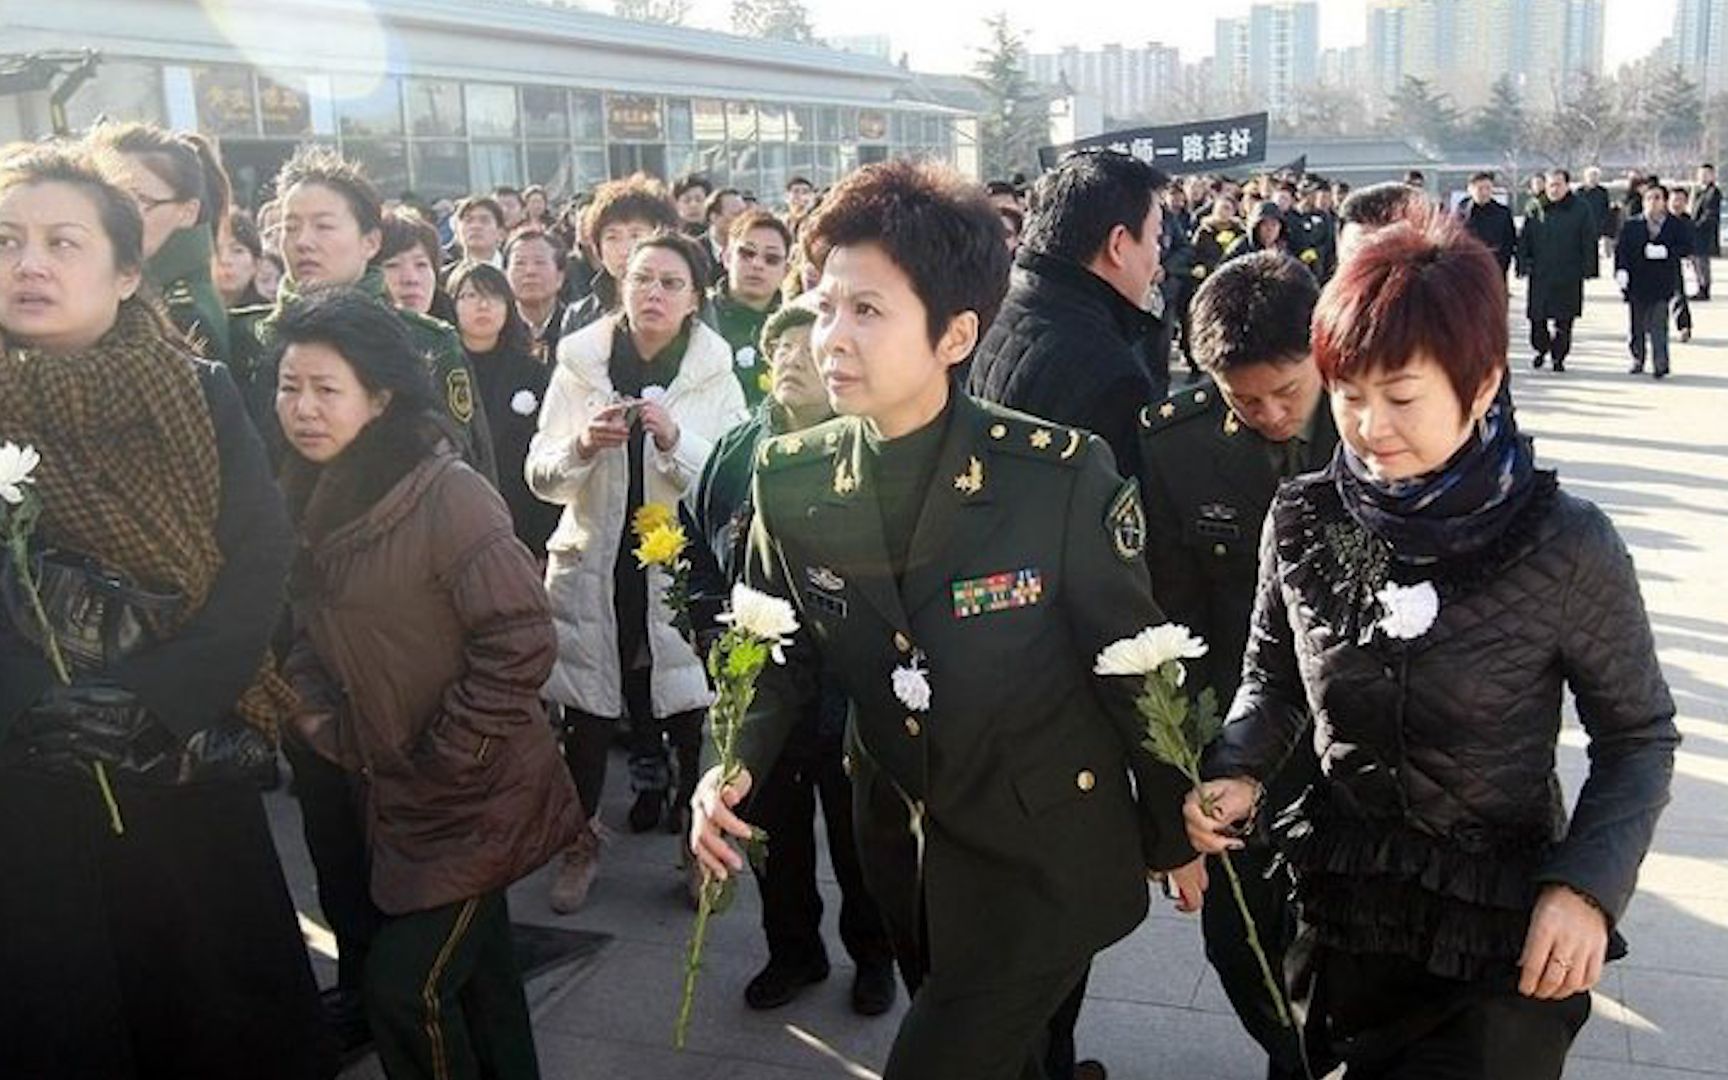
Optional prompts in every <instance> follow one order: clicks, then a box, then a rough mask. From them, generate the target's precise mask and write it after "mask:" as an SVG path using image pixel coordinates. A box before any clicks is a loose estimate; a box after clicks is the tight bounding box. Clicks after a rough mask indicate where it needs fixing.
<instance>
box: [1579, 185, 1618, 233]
mask: <svg viewBox="0 0 1728 1080" xmlns="http://www.w3.org/2000/svg"><path fill="white" fill-rule="evenodd" d="M1573 194H1574V195H1576V196H1578V198H1580V199H1582V200H1583V201H1584V205H1585V206H1586V207H1588V208H1589V209H1590V220H1591V221H1593V222H1595V223H1596V235H1597V236H1607V237H1612V236H1613V235H1614V234H1615V232H1616V231H1618V230H1617V229H1616V226H1617V225H1618V224H1619V220H1618V219H1617V218H1616V217H1615V216H1614V208H1613V206H1612V204H1611V202H1610V200H1609V198H1608V189H1607V188H1605V187H1603V186H1602V185H1601V184H1597V185H1595V186H1591V185H1588V184H1586V185H1584V186H1581V187H1579V188H1578V189H1577V190H1576V191H1574V192H1573Z"/></svg>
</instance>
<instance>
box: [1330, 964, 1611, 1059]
mask: <svg viewBox="0 0 1728 1080" xmlns="http://www.w3.org/2000/svg"><path fill="white" fill-rule="evenodd" d="M1316 965H1317V976H1318V983H1317V984H1316V988H1315V999H1314V1005H1315V1008H1316V1010H1317V1011H1318V1012H1319V1014H1320V1016H1321V1017H1322V1018H1323V1020H1324V1023H1325V1025H1326V1027H1327V1029H1328V1031H1329V1033H1330V1035H1331V1041H1332V1043H1333V1049H1335V1050H1336V1051H1337V1052H1338V1054H1339V1056H1340V1057H1341V1058H1342V1059H1343V1060H1344V1061H1345V1062H1346V1063H1347V1069H1346V1072H1347V1073H1348V1075H1349V1076H1350V1080H1560V1075H1561V1072H1562V1071H1563V1070H1564V1068H1565V1065H1566V1052H1567V1051H1568V1050H1569V1049H1570V1048H1571V1046H1572V1040H1573V1039H1574V1038H1576V1037H1577V1035H1578V1031H1579V1029H1580V1028H1582V1027H1583V1026H1584V1022H1585V1021H1586V1020H1588V1019H1589V1018H1590V995H1589V994H1575V995H1573V996H1572V997H1569V998H1566V999H1564V1000H1562V1001H1536V1000H1533V999H1531V998H1527V997H1524V996H1523V995H1521V994H1519V993H1518V992H1517V989H1516V987H1515V985H1514V984H1513V982H1512V979H1514V978H1516V976H1515V975H1513V976H1509V977H1507V978H1504V979H1501V980H1497V981H1495V982H1493V983H1487V982H1484V983H1467V982H1460V981H1458V980H1454V979H1443V978H1440V977H1439V976H1436V975H1431V974H1429V973H1428V972H1426V971H1424V970H1422V968H1421V966H1420V965H1419V964H1416V963H1414V962H1412V961H1409V960H1404V959H1400V958H1393V957H1383V956H1371V955H1351V954H1347V953H1340V952H1336V951H1331V950H1321V951H1320V953H1319V954H1318V956H1317V959H1316Z"/></svg>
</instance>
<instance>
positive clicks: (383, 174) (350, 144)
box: [342, 139, 410, 198]
mask: <svg viewBox="0 0 1728 1080" xmlns="http://www.w3.org/2000/svg"><path fill="white" fill-rule="evenodd" d="M342 156H343V157H345V158H347V159H349V160H350V161H353V162H356V163H357V164H359V166H360V167H361V168H363V169H365V170H366V176H367V177H368V178H369V179H370V180H371V181H372V186H373V187H376V188H377V189H378V191H379V192H380V193H381V194H382V195H383V196H384V197H385V198H391V197H393V196H395V195H397V194H399V193H401V192H404V191H407V190H408V189H409V186H410V185H409V181H408V145H407V144H406V143H404V142H403V141H402V140H401V139H343V140H342Z"/></svg>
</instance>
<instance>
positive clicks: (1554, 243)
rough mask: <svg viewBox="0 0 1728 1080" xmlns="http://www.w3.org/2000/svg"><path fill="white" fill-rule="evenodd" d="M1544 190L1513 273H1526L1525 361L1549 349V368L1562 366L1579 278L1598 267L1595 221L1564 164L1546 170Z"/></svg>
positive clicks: (1579, 309)
mask: <svg viewBox="0 0 1728 1080" xmlns="http://www.w3.org/2000/svg"><path fill="white" fill-rule="evenodd" d="M1544 194H1545V195H1546V196H1547V199H1546V201H1545V202H1543V203H1542V204H1541V205H1540V206H1539V207H1537V208H1535V209H1533V210H1532V211H1531V212H1530V215H1529V216H1528V217H1527V218H1525V219H1524V231H1523V233H1521V234H1520V235H1519V237H1518V276H1519V277H1528V278H1529V279H1530V296H1529V301H1528V303H1527V305H1526V314H1528V315H1529V317H1530V347H1531V348H1532V349H1535V350H1536V356H1535V357H1534V358H1533V359H1532V360H1531V361H1530V364H1531V366H1532V367H1535V368H1541V367H1542V365H1543V364H1545V363H1547V362H1548V357H1549V356H1550V355H1552V356H1553V358H1554V370H1555V371H1565V370H1566V355H1567V354H1568V353H1569V352H1571V351H1572V324H1573V323H1574V322H1575V321H1577V319H1578V316H1579V315H1581V314H1583V313H1584V279H1585V278H1593V277H1595V276H1596V272H1597V266H1596V224H1595V222H1594V221H1592V220H1591V217H1590V210H1589V208H1588V207H1586V206H1585V205H1584V202H1583V200H1581V199H1579V198H1578V197H1577V196H1576V195H1574V194H1572V177H1571V176H1570V175H1569V174H1568V173H1567V172H1566V170H1565V169H1555V170H1553V171H1552V172H1550V173H1549V174H1548V177H1547V188H1546V190H1545V191H1544Z"/></svg>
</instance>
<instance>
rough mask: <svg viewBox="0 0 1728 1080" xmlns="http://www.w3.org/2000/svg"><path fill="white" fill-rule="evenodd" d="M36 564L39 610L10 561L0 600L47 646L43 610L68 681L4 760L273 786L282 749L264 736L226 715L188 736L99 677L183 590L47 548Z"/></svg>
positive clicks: (14, 620)
mask: <svg viewBox="0 0 1728 1080" xmlns="http://www.w3.org/2000/svg"><path fill="white" fill-rule="evenodd" d="M32 563H33V566H32V577H33V579H34V580H35V582H36V586H37V594H38V596H39V597H40V599H41V606H42V607H41V613H40V614H38V612H37V610H36V607H35V605H34V604H33V603H32V601H31V598H30V596H29V592H28V590H27V589H26V588H25V586H24V582H23V581H22V579H21V578H20V577H19V575H18V573H17V567H16V565H15V563H14V562H13V561H12V560H10V559H8V560H6V563H5V566H4V568H3V569H0V607H3V608H4V610H5V613H6V617H7V619H8V621H9V622H10V623H11V625H12V627H13V628H14V630H15V631H16V632H17V633H18V634H19V635H21V636H22V637H23V638H25V639H26V640H27V641H29V642H31V643H33V644H34V645H36V647H37V648H39V649H41V650H42V651H43V652H44V653H46V652H47V641H46V637H45V635H44V633H43V627H42V622H43V616H46V619H47V623H48V626H49V627H50V628H51V629H52V632H53V635H54V644H55V645H56V646H57V647H58V649H59V652H60V655H61V657H62V658H63V659H64V660H65V661H66V665H67V667H68V669H69V674H70V675H71V676H72V684H71V685H70V686H63V685H60V684H59V683H56V684H54V685H53V686H51V687H50V688H49V689H48V691H47V692H46V693H44V694H43V696H42V698H41V700H39V701H38V702H36V703H35V704H34V705H32V706H30V707H29V708H28V709H26V710H25V711H24V714H23V715H22V716H21V717H20V718H19V720H18V722H17V724H16V725H15V731H14V734H13V736H12V737H11V738H10V739H9V740H8V747H7V751H6V754H5V757H6V759H7V760H9V761H14V762H23V763H28V764H30V765H32V766H34V767H39V768H42V769H45V770H48V771H53V772H88V771H90V769H91V766H92V765H93V764H94V763H96V762H100V763H102V764H103V765H104V766H105V767H106V768H108V769H110V770H112V771H114V772H116V773H119V774H123V775H126V776H130V777H133V778H135V779H140V780H144V781H148V782H151V783H159V784H187V783H195V782H202V781H209V780H236V781H244V782H247V783H252V784H255V785H257V786H259V787H261V788H271V787H274V786H275V785H276V781H277V768H276V748H275V747H274V746H273V745H272V744H271V743H270V740H269V739H268V738H266V737H265V736H264V735H263V733H261V732H259V731H257V730H255V729H253V728H252V727H250V726H248V725H246V724H244V723H243V722H241V721H240V720H239V719H238V718H236V717H228V718H225V719H223V720H222V721H220V722H219V723H218V725H217V726H215V727H212V728H207V729H204V730H202V731H198V732H195V733H194V734H193V735H192V736H191V737H190V738H188V739H185V740H182V739H180V738H178V737H177V736H175V735H174V734H173V733H172V732H171V731H170V730H169V729H168V728H167V727H166V726H165V725H163V724H162V722H161V721H160V720H159V719H157V717H156V716H155V715H154V714H153V713H151V712H150V710H149V709H148V708H146V707H145V706H144V705H143V703H142V702H140V701H139V700H138V699H137V697H136V696H135V695H133V694H132V692H131V691H129V690H127V689H126V688H124V687H122V686H118V685H116V684H114V683H112V682H110V681H107V680H105V679H103V677H102V673H103V672H105V671H107V670H109V669H110V668H111V667H112V666H113V665H115V664H117V663H119V662H120V661H122V660H124V659H126V658H127V657H129V656H131V655H133V654H134V653H136V652H137V651H138V650H139V649H141V648H144V647H145V646H147V645H149V644H150V643H151V641H152V640H153V639H154V635H153V633H152V631H151V629H150V627H151V625H152V623H154V622H155V621H157V620H158V619H164V618H168V617H170V616H172V615H173V614H174V612H175V609H176V608H177V607H178V605H179V604H180V602H181V597H180V595H179V594H178V593H171V592H169V593H164V592H153V591H151V590H148V589H143V588H139V587H138V586H135V585H132V584H131V583H129V582H127V581H126V579H125V578H124V577H123V576H122V575H120V574H118V573H115V572H114V571H112V570H109V569H107V568H105V567H103V566H102V565H101V564H99V563H98V562H96V561H95V560H93V559H89V558H86V557H84V556H78V555H68V554H65V553H60V552H44V553H37V554H36V556H35V558H34V559H33V560H32Z"/></svg>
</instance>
